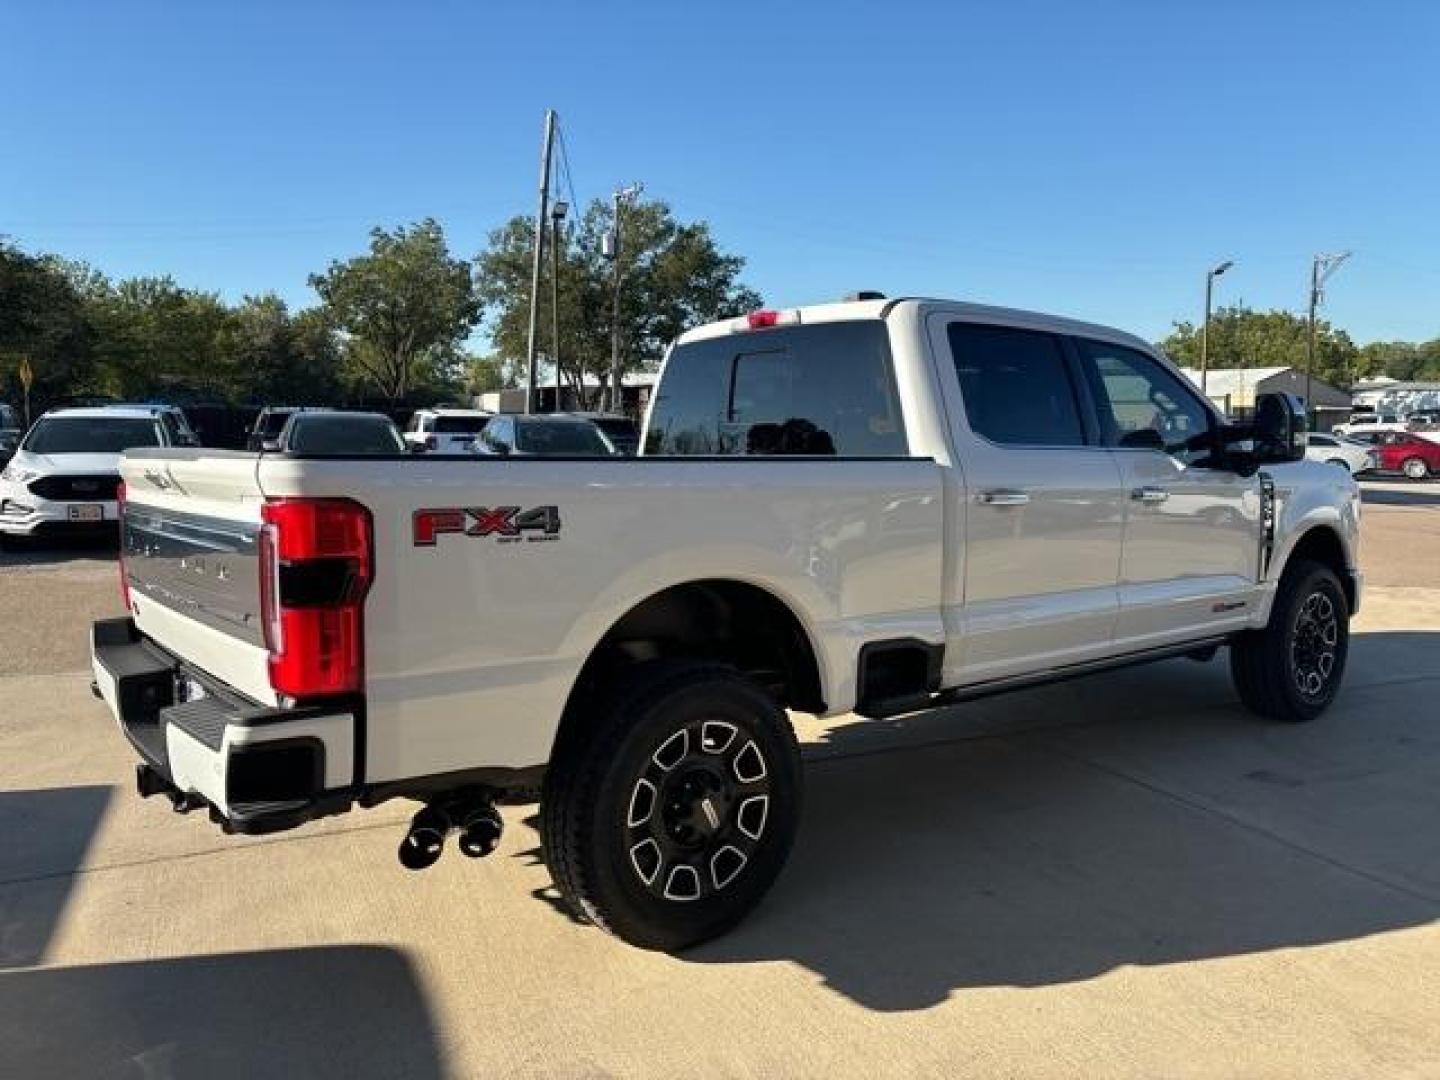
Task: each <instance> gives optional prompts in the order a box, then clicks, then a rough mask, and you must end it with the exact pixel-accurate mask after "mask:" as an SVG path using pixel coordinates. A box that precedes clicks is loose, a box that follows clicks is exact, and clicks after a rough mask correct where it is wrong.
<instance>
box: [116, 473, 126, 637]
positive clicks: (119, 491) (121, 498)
mask: <svg viewBox="0 0 1440 1080" xmlns="http://www.w3.org/2000/svg"><path fill="white" fill-rule="evenodd" d="M115 521H116V523H117V528H119V530H120V599H121V600H123V601H124V602H125V610H126V611H129V610H130V574H129V571H128V570H126V568H125V481H124V480H121V481H120V483H119V484H117V485H115Z"/></svg>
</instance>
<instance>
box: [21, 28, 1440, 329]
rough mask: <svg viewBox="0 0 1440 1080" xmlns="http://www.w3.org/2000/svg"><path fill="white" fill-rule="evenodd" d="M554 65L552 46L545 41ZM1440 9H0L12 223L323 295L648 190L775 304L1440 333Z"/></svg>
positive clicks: (51, 240) (195, 280)
mask: <svg viewBox="0 0 1440 1080" xmlns="http://www.w3.org/2000/svg"><path fill="white" fill-rule="evenodd" d="M537 56H539V58H540V60H539V63H538V64H537V63H536V60H535V58H536V57H537ZM1437 57H1440V4H1437V3H1431V2H1427V0H1410V2H1406V0H1390V2H1372V3H1355V2H1350V3H1331V2H1328V0H1315V2H1311V3H1294V4H1291V3H1281V2H1271V3H1266V2H1264V0H1252V2H1250V3H1231V2H1228V0H1214V2H1208V3H1204V4H1179V3H1161V2H1158V0H1151V2H1148V3H1104V2H1101V3H1073V2H1063V3H1062V2H1050V3H1028V2H1024V0H1020V2H1007V3H988V4H967V3H946V4H939V3H937V4H933V5H932V4H913V5H906V4H903V3H889V4H883V5H864V6H861V5H848V4H843V3H825V4H784V3H779V2H772V3H770V4H766V5H755V6H749V5H745V4H740V3H724V4H691V3H683V2H672V3H666V4H656V5H639V4H626V5H617V6H613V7H611V6H602V5H600V4H598V3H595V4H583V5H581V4H577V5H574V6H569V5H566V4H563V3H552V4H548V5H539V4H515V5H500V4H481V3H466V4H459V3H457V4H453V5H442V4H428V3H403V4H402V3H394V4H390V5H384V6H381V5H370V4H366V3H359V2H352V3H334V4H322V3H305V2H302V0H295V2H292V3H285V4H279V3H275V4H271V3H266V2H260V0H250V2H247V3H224V4H222V3H199V2H192V3H188V4H181V3H175V4H169V5H159V4H128V3H120V2H113V3H107V4H98V3H97V4H92V5H84V4H73V3H64V2H53V0H52V2H50V3H46V4H41V3H37V2H25V0H0V162H3V167H0V232H3V233H8V234H10V235H11V236H12V237H13V238H14V239H16V240H18V241H19V242H20V243H21V244H23V245H24V246H25V247H27V248H29V249H32V250H50V251H56V252H60V253H62V254H65V255H67V256H71V257H74V258H80V259H84V260H87V261H89V262H91V263H93V264H94V265H96V266H98V267H99V268H101V269H103V270H105V271H106V272H108V273H111V274H114V275H132V274H160V273H169V274H172V275H173V276H174V277H175V278H176V279H178V280H179V281H180V282H182V283H184V284H187V285H192V286H196V287H200V288H205V289H212V290H216V291H218V292H220V293H221V294H222V295H224V296H226V297H227V298H230V299H238V298H239V297H240V296H242V295H244V294H246V293H258V292H263V291H266V290H272V289H273V290H274V291H276V292H278V293H280V294H281V295H282V296H284V297H285V298H286V299H287V300H289V301H290V302H291V303H293V304H295V305H304V304H308V303H310V302H312V300H313V296H312V294H311V293H310V290H309V289H308V287H307V286H306V284H305V279H306V275H307V274H308V273H309V272H311V271H313V270H318V269H322V268H323V267H324V266H325V265H326V264H327V263H328V262H329V261H330V260H331V259H333V258H339V257H345V256H348V255H351V254H354V253H356V252H358V251H360V250H362V249H363V247H364V244H365V239H366V233H367V231H368V229H369V228H370V227H371V226H374V225H385V226H391V225H396V224H401V223H405V222H409V221H413V220H416V219H419V218H421V217H424V216H427V215H431V216H434V217H436V218H438V219H439V220H440V221H441V222H442V223H443V224H444V225H445V227H446V229H447V232H448V234H449V236H450V239H451V243H452V247H453V248H454V249H455V250H456V251H458V252H461V253H464V254H467V255H468V254H473V253H474V252H475V251H477V250H478V249H479V248H480V246H481V245H482V243H483V241H484V238H485V235H486V233H487V231H488V230H489V229H491V228H493V227H494V226H496V225H498V224H499V223H500V222H502V221H503V220H505V219H506V218H507V217H509V216H510V215H512V214H515V213H521V212H529V211H532V208H533V205H534V197H535V194H534V188H535V181H536V172H537V165H536V157H537V154H538V144H539V140H540V127H541V117H542V113H543V110H544V109H545V107H546V106H553V107H554V108H556V109H557V110H558V111H559V113H560V116H561V122H562V125H563V128H564V130H565V132H566V137H567V144H568V147H569V159H570V163H571V166H572V171H573V178H574V185H575V190H576V193H577V195H578V196H579V197H580V198H581V199H582V200H588V199H589V198H590V197H592V196H596V195H604V194H606V193H607V192H608V191H609V190H611V189H612V188H613V187H615V186H616V185H617V184H619V183H622V182H627V181H630V180H635V179H640V180H643V181H644V182H645V184H646V188H647V192H648V193H649V194H653V195H655V196H658V197H661V198H664V199H666V200H668V201H669V202H671V204H672V205H673V206H674V207H675V208H676V210H677V212H678V213H680V214H681V215H682V216H684V217H700V218H705V219H707V220H708V221H710V222H711V224H712V226H713V228H714V231H715V234H716V235H717V237H718V238H719V240H720V242H721V243H722V244H723V245H724V246H726V247H727V248H729V249H731V250H734V251H737V252H739V253H741V254H744V255H745V256H746V257H747V258H748V259H749V266H748V268H747V272H746V279H747V280H748V281H749V283H751V284H752V285H754V286H756V287H757V288H759V289H760V290H761V291H762V292H763V294H764V295H765V297H766V299H767V300H768V301H770V302H772V303H776V304H782V305H783V304H792V303H804V302H809V301H815V300H821V299H826V298H831V297H835V296H838V295H840V294H842V293H844V292H847V291H850V290H853V289H856V288H877V289H881V290H884V291H885V292H887V293H890V294H892V295H893V294H898V293H924V294H930V295H945V296H955V297H961V298H965V299H974V300H979V301H984V302H992V303H1001V304H1008V305H1013V306H1019V307H1030V308H1038V309H1042V310H1049V311H1055V312H1059V313H1065V314H1071V315H1077V316H1080V317H1083V318H1089V319H1093V320H1096V321H1100V322H1107V323H1113V324H1116V325H1119V326H1123V327H1125V328H1127V329H1131V330H1134V331H1136V332H1138V333H1141V334H1143V335H1146V336H1149V337H1159V336H1163V335H1164V333H1166V332H1167V330H1168V328H1169V325H1170V323H1171V322H1172V321H1173V320H1175V319H1195V318H1198V315H1199V308H1200V305H1201V296H1202V287H1203V278H1204V272H1205V270H1206V268H1207V267H1208V266H1209V265H1213V263H1214V262H1216V261H1218V260H1220V259H1222V258H1233V259H1235V260H1236V267H1235V269H1234V270H1232V271H1231V272H1230V274H1229V275H1227V276H1226V277H1225V278H1224V279H1223V281H1222V283H1221V287H1220V290H1219V292H1218V294H1217V299H1218V301H1219V302H1222V303H1223V302H1231V301H1237V300H1243V301H1244V302H1246V303H1248V304H1250V305H1252V306H1256V307H1282V308H1288V309H1291V310H1298V309H1300V308H1302V307H1303V305H1304V299H1305V288H1306V279H1307V275H1308V270H1309V259H1310V256H1311V255H1312V254H1313V253H1315V252H1316V251H1331V250H1340V249H1345V248H1352V249H1354V250H1355V256H1354V258H1353V259H1352V261H1351V262H1350V263H1349V264H1348V265H1346V266H1345V267H1344V268H1343V269H1342V270H1341V271H1340V272H1339V273H1338V274H1337V275H1336V277H1335V279H1334V281H1333V283H1332V286H1331V289H1330V293H1329V298H1328V307H1327V310H1326V314H1327V316H1328V317H1330V318H1331V319H1333V320H1334V321H1335V322H1336V323H1337V324H1339V325H1340V326H1342V327H1344V328H1346V329H1348V330H1349V331H1350V332H1351V334H1352V335H1353V336H1354V337H1355V338H1356V339H1357V340H1358V341H1361V342H1365V341H1371V340H1377V339H1394V338H1399V339H1411V340H1414V339H1422V338H1431V337H1435V336H1440V72H1437V69H1436V60H1437Z"/></svg>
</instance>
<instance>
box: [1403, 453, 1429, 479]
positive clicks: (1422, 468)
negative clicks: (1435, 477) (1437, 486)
mask: <svg viewBox="0 0 1440 1080" xmlns="http://www.w3.org/2000/svg"><path fill="white" fill-rule="evenodd" d="M1400 471H1401V472H1403V473H1404V474H1405V475H1406V477H1407V478H1409V479H1411V480H1424V479H1425V477H1427V476H1429V475H1430V467H1429V466H1428V465H1426V464H1425V459H1424V458H1418V457H1412V458H1406V459H1405V462H1404V464H1402V465H1401V466H1400Z"/></svg>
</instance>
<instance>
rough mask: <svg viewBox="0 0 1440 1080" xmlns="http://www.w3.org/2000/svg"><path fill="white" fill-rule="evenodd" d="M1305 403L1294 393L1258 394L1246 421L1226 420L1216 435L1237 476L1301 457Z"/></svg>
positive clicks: (1302, 452) (1303, 453)
mask: <svg viewBox="0 0 1440 1080" xmlns="http://www.w3.org/2000/svg"><path fill="white" fill-rule="evenodd" d="M1305 432H1306V423H1305V407H1304V406H1303V405H1302V404H1301V403H1300V399H1299V398H1298V397H1296V396H1295V395H1294V394H1261V395H1260V397H1259V398H1258V399H1257V400H1256V402H1255V415H1254V417H1252V418H1251V420H1250V422H1249V423H1247V424H1227V425H1225V427H1223V428H1222V429H1221V432H1220V439H1221V442H1222V443H1223V445H1224V449H1225V460H1226V461H1227V462H1228V463H1229V465H1230V467H1231V468H1233V469H1234V470H1235V471H1236V472H1238V473H1239V474H1240V475H1241V476H1250V475H1252V474H1253V473H1255V471H1256V470H1258V469H1259V468H1260V467H1261V466H1262V465H1277V464H1280V463H1282V462H1286V461H1300V460H1301V459H1303V458H1304V457H1305V445H1306V440H1305Z"/></svg>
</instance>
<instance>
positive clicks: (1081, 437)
mask: <svg viewBox="0 0 1440 1080" xmlns="http://www.w3.org/2000/svg"><path fill="white" fill-rule="evenodd" d="M928 330H929V337H930V342H931V350H932V354H933V355H934V356H935V358H936V363H937V368H938V374H939V376H940V385H941V387H942V392H943V393H944V396H945V399H946V411H947V412H948V413H949V417H950V427H951V440H952V444H953V446H954V452H955V460H956V461H957V462H958V464H959V467H960V469H961V470H962V471H963V474H964V487H963V500H962V503H963V504H962V505H961V506H958V507H957V508H956V513H957V515H960V516H963V522H955V523H954V524H953V526H952V528H951V530H950V539H949V542H950V544H952V545H955V544H956V542H957V540H958V542H959V548H960V550H959V551H952V552H951V557H952V559H958V560H960V561H961V562H962V563H963V569H962V570H961V571H960V572H961V575H962V578H963V597H962V600H961V604H960V607H959V610H956V609H955V608H954V607H953V606H952V607H951V608H949V610H947V612H946V626H947V630H948V631H949V632H950V639H951V641H952V642H953V643H954V644H953V646H952V647H951V648H950V649H948V650H947V654H946V671H945V681H946V682H947V683H948V684H951V685H957V684H961V683H975V682H982V681H986V680H989V679H996V678H1003V677H1006V676H1009V675H1017V674H1028V673H1031V672H1034V671H1037V670H1044V669H1046V668H1050V667H1060V666H1064V665H1066V664H1072V663H1079V662H1083V661H1085V660H1089V659H1094V658H1096V657H1100V656H1104V655H1105V654H1107V653H1108V652H1109V651H1110V650H1111V646H1112V641H1113V635H1114V629H1115V619H1116V615H1117V612H1118V606H1119V601H1118V597H1117V591H1116V590H1117V581H1118V574H1119V566H1120V552H1121V543H1122V532H1123V524H1122V523H1123V518H1124V513H1123V509H1124V508H1123V505H1122V494H1121V485H1120V473H1119V469H1118V467H1117V465H1116V462H1115V460H1114V458H1113V456H1112V455H1111V454H1110V453H1109V452H1108V451H1106V450H1105V449H1104V448H1103V447H1100V446H1098V445H1096V444H1095V441H1094V439H1093V433H1092V432H1091V431H1090V430H1089V425H1088V424H1087V421H1086V415H1085V413H1084V410H1083V409H1082V406H1081V396H1080V387H1079V385H1078V372H1077V371H1076V370H1075V364H1074V357H1073V355H1072V353H1071V350H1070V347H1069V346H1068V344H1067V342H1066V340H1065V339H1064V337H1063V336H1061V335H1059V334H1056V333H1053V332H1051V331H1049V330H1046V329H1043V328H1040V327H1036V328H1029V327H1026V326H1022V325H1009V324H1001V323H998V322H997V323H993V324H992V323H987V322H985V321H983V320H981V319H980V318H979V317H978V316H974V315H965V316H959V315H954V316H952V315H947V314H946V313H944V312H935V313H933V314H932V315H931V316H930V319H929V325H928Z"/></svg>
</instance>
